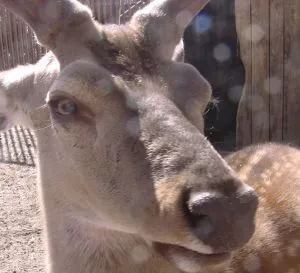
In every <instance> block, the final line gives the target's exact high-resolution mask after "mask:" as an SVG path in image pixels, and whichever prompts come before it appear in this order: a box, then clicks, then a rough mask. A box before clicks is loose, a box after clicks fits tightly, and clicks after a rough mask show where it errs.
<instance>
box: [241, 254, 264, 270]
mask: <svg viewBox="0 0 300 273" xmlns="http://www.w3.org/2000/svg"><path fill="white" fill-rule="evenodd" d="M260 263H261V262H260V258H259V257H258V256H257V255H254V254H250V255H249V256H247V257H246V259H245V260H244V262H243V267H244V269H245V270H246V271H247V272H249V273H255V272H258V271H259V269H260V266H261V264H260Z"/></svg>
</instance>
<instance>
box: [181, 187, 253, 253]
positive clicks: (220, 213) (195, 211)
mask: <svg viewBox="0 0 300 273" xmlns="http://www.w3.org/2000/svg"><path fill="white" fill-rule="evenodd" d="M257 206H258V197H257V195H256V193H255V191H254V190H253V189H252V188H250V187H249V186H247V185H244V184H242V186H241V187H239V189H238V190H237V191H236V192H235V193H234V194H231V195H225V194H223V193H221V192H218V191H206V192H191V193H190V195H189V198H188V200H187V204H186V208H187V211H188V213H187V214H188V219H189V223H190V227H191V229H192V231H193V233H194V234H195V235H196V236H197V237H198V238H199V239H200V240H201V241H203V242H204V243H205V244H208V245H210V246H211V247H213V248H214V249H215V250H216V251H221V252H226V251H230V250H232V249H234V248H237V247H240V246H242V245H244V244H245V243H246V242H247V241H248V240H249V239H250V238H251V236H252V234H253V232H254V227H255V212H256V209H257Z"/></svg>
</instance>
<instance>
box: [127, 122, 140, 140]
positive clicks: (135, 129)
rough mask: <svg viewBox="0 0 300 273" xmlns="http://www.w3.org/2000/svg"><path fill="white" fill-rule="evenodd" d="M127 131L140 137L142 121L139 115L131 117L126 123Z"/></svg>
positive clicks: (133, 135)
mask: <svg viewBox="0 0 300 273" xmlns="http://www.w3.org/2000/svg"><path fill="white" fill-rule="evenodd" d="M126 131H127V132H128V133H129V134H130V135H131V136H132V137H138V136H139V135H140V123H139V119H138V118H137V117H133V118H131V119H129V120H128V121H127V123H126Z"/></svg>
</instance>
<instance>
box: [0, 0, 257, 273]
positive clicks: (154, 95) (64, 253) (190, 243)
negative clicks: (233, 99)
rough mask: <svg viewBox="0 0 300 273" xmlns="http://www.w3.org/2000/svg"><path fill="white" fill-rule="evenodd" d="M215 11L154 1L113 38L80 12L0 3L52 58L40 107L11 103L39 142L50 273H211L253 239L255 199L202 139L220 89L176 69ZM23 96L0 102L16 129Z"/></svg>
mask: <svg viewBox="0 0 300 273" xmlns="http://www.w3.org/2000/svg"><path fill="white" fill-rule="evenodd" d="M206 2H207V1H205V0H198V1H194V0H185V1H182V0H156V1H153V2H151V3H150V4H149V5H148V6H147V7H145V8H144V9H142V10H141V11H138V12H137V13H136V14H135V15H134V16H133V18H132V19H131V21H130V22H129V23H128V24H127V25H125V26H103V25H100V24H98V23H97V22H95V21H94V20H93V19H92V16H91V12H90V10H89V9H88V8H87V7H85V6H83V5H81V4H80V3H79V2H77V1H75V0H57V1H54V0H44V1H34V0H29V1H26V3H25V2H24V1H23V0H14V1H11V0H0V4H3V5H4V6H5V7H7V8H9V9H11V10H12V11H13V12H15V13H16V14H18V15H19V16H20V17H21V18H22V19H23V20H25V21H26V22H27V23H28V24H29V25H30V26H31V27H32V29H33V30H34V31H35V33H36V35H37V37H38V39H39V41H40V42H41V43H43V44H44V45H45V46H47V47H48V48H49V49H50V50H52V51H53V53H54V54H55V56H56V59H55V60H52V61H53V62H55V63H56V65H55V66H54V67H52V66H48V68H49V70H48V68H46V71H43V72H42V71H41V70H42V69H43V65H39V64H37V65H36V68H37V69H38V70H33V71H32V72H30V73H29V77H30V78H32V77H33V78H38V77H37V75H47V74H48V72H49V71H50V74H51V73H52V72H51V71H53V72H54V74H53V75H54V76H53V77H46V78H47V81H46V82H47V84H45V85H44V86H41V87H42V88H40V89H39V88H37V89H34V90H33V92H32V96H33V97H34V96H37V97H38V99H37V100H33V101H32V100H27V99H21V100H20V99H19V98H20V96H12V97H13V98H15V99H16V101H17V103H19V105H20V108H19V109H26V111H21V113H23V114H24V115H25V116H26V117H29V120H30V121H31V123H30V126H31V127H32V128H33V129H35V130H36V136H37V140H38V157H39V187H40V188H39V191H40V197H41V202H42V209H43V213H44V219H45V233H46V243H47V250H48V251H47V261H48V264H47V266H48V271H49V272H51V273H62V272H64V273H83V272H85V273H118V272H122V273H141V272H145V273H150V272H151V273H171V272H172V273H179V272H209V271H212V272H213V271H215V270H219V269H220V268H223V267H224V266H225V265H226V264H227V262H228V259H227V257H228V255H227V253H230V252H232V251H234V250H235V249H237V248H239V247H242V246H243V245H245V243H247V241H248V240H249V239H250V237H251V235H252V234H253V232H254V216H255V210H256V206H257V197H256V194H255V192H254V191H253V189H252V188H251V187H249V186H248V185H247V184H245V183H243V182H241V181H240V179H239V178H238V176H237V174H236V173H235V172H234V171H233V169H232V168H231V167H230V166H229V165H228V164H227V163H226V162H225V161H224V160H223V159H222V158H221V156H220V155H219V154H218V153H217V152H216V151H215V150H214V148H213V147H212V146H211V145H210V143H209V142H208V141H207V140H206V138H205V137H204V136H203V134H201V131H202V129H203V118H202V116H201V113H202V112H203V110H204V107H205V106H206V104H207V102H208V100H209V97H210V94H211V91H210V86H209V84H208V83H207V81H206V80H205V79H204V78H203V77H202V76H201V75H200V74H199V73H198V72H197V70H196V69H195V68H194V67H192V66H190V65H188V64H184V63H179V62H175V61H173V60H172V56H173V54H174V50H175V47H176V45H177V44H178V43H179V42H180V40H181V38H182V35H183V31H184V29H185V27H186V26H187V25H188V23H189V22H190V21H191V20H192V17H193V16H195V15H196V14H197V13H198V12H199V10H200V9H201V8H202V7H203V6H204V5H205V4H206ZM48 57H49V56H48ZM46 59H47V57H45V59H44V60H46ZM56 60H57V62H56ZM47 71H48V72H47ZM7 75H8V74H7ZM7 75H6V76H7ZM5 78H7V77H4V79H5ZM24 78H26V79H27V77H24ZM39 79H40V80H42V78H39ZM4 81H5V80H4ZM29 82H30V81H29ZM17 83H18V80H17V79H16V81H12V82H11V83H9V82H8V84H4V85H3V89H4V92H3V90H2V92H1V91H0V94H1V96H2V97H3V98H4V103H3V104H2V105H0V112H4V115H6V116H8V117H9V118H10V117H11V109H10V108H9V106H10V105H11V103H7V102H9V101H10V99H9V98H8V97H7V93H8V92H9V91H12V90H14V88H12V87H14V85H15V86H18V84H17ZM19 83H20V81H19ZM19 87H20V85H19ZM24 90H26V89H23V91H24ZM38 90H39V91H38ZM37 91H38V92H37ZM27 93H28V90H27V91H25V93H24V94H27ZM17 94H18V95H19V94H22V88H21V89H18V91H17ZM30 96H31V95H30V92H29V93H28V95H22V96H21V97H22V98H29V97H30ZM45 96H46V97H45ZM44 98H45V101H46V105H44V106H43V103H42V101H43V100H44ZM37 102H38V103H37ZM64 102H67V104H63V103H64ZM70 109H71V110H70ZM74 109H75V111H72V110H74ZM13 110H15V109H13ZM65 113H67V114H65ZM12 120H13V119H12ZM13 121H14V120H13ZM41 125H42V126H41ZM41 127H42V128H43V129H41ZM5 129H6V128H5ZM197 196H198V197H197ZM206 196H208V197H209V199H207V198H206ZM197 198H198V199H197ZM207 200H208V201H207ZM196 201H197V202H198V201H199V203H197V202H196ZM202 201H203V203H202ZM203 204H204V206H203ZM205 205H206V213H207V214H203V213H201V209H202V210H204V209H205ZM197 210H198V211H197ZM203 216H204V217H203ZM241 217H243V221H241V220H240V218H241ZM212 219H213V220H212ZM205 228H206V230H207V228H208V230H210V231H209V232H208V233H207V234H206V233H204V230H205ZM222 253H223V254H222ZM141 254H142V255H141ZM211 254H214V255H211Z"/></svg>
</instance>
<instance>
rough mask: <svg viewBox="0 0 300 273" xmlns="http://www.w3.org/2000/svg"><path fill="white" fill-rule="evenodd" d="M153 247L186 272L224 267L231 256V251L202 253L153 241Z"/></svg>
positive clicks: (198, 272) (198, 271)
mask: <svg viewBox="0 0 300 273" xmlns="http://www.w3.org/2000/svg"><path fill="white" fill-rule="evenodd" d="M154 247H155V249H156V250H157V251H158V252H159V253H160V254H161V255H162V256H163V257H164V258H165V259H167V260H168V261H169V262H171V263H173V264H175V266H176V267H178V268H179V269H180V270H182V271H184V272H187V273H201V272H206V270H208V268H209V270H212V272H214V270H217V271H218V270H220V269H222V268H225V267H226V266H227V265H228V263H229V261H230V258H231V253H230V252H227V253H212V254H204V253H200V252H196V251H194V250H190V249H187V248H185V247H181V246H177V245H170V244H162V243H155V244H154Z"/></svg>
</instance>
